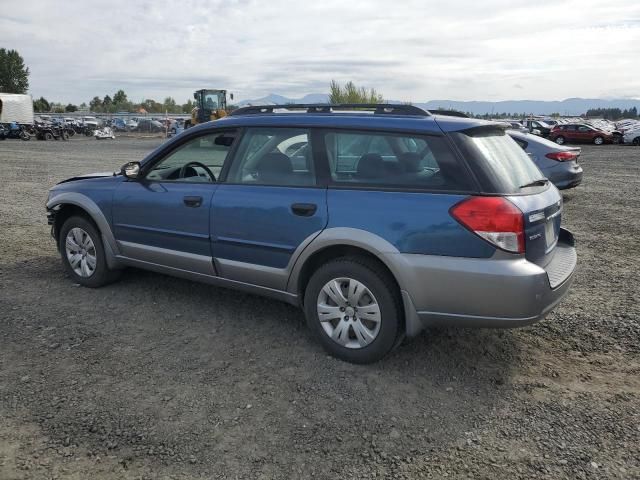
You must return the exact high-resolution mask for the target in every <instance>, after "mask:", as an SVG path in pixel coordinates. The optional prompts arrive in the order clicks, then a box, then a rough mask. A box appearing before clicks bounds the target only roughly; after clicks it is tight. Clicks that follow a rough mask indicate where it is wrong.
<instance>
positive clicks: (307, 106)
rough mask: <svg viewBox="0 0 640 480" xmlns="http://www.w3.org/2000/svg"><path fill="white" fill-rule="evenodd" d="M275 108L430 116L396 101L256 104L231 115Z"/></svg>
mask: <svg viewBox="0 0 640 480" xmlns="http://www.w3.org/2000/svg"><path fill="white" fill-rule="evenodd" d="M274 110H306V113H333V112H336V111H339V110H368V111H370V110H373V113H374V114H377V115H385V114H386V115H417V116H421V117H427V116H429V115H430V114H429V112H427V111H426V110H423V109H421V108H418V107H416V106H414V105H405V104H394V103H339V104H329V103H296V104H291V105H255V106H249V107H240V108H238V109H236V110H234V111H232V112H231V113H230V115H234V116H239V115H256V114H260V113H273V112H274Z"/></svg>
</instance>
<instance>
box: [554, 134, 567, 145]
mask: <svg viewBox="0 0 640 480" xmlns="http://www.w3.org/2000/svg"><path fill="white" fill-rule="evenodd" d="M554 142H556V143H557V144H558V145H564V144H565V143H566V140H565V138H564V137H563V136H562V135H560V136H558V137H556V139H555V140H554Z"/></svg>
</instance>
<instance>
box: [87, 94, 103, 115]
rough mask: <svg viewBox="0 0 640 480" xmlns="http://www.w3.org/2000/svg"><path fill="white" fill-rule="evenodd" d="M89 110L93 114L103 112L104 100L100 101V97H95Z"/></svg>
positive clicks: (90, 103)
mask: <svg viewBox="0 0 640 480" xmlns="http://www.w3.org/2000/svg"><path fill="white" fill-rule="evenodd" d="M89 109H90V110H91V111H92V112H100V111H102V100H100V97H98V96H95V97H93V98H92V99H91V101H90V102H89Z"/></svg>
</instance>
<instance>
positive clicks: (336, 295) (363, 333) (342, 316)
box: [317, 277, 382, 349]
mask: <svg viewBox="0 0 640 480" xmlns="http://www.w3.org/2000/svg"><path fill="white" fill-rule="evenodd" d="M317 312H318V319H319V320H320V324H321V326H322V328H323V329H324V331H325V333H326V334H327V335H328V336H329V338H331V339H332V340H333V341H334V342H336V343H337V344H339V345H341V346H343V347H346V348H353V349H357V348H364V347H366V346H367V345H369V344H370V343H371V342H373V341H374V340H375V339H376V337H377V336H378V333H379V332H380V325H381V322H382V315H381V313H380V306H379V305H378V301H377V300H376V298H375V296H374V295H373V293H372V292H371V290H369V288H367V286H366V285H364V284H363V283H361V282H359V281H358V280H355V279H353V278H347V277H342V278H334V279H333V280H330V281H329V282H327V283H326V284H325V286H324V287H322V290H320V294H319V295H318V301H317Z"/></svg>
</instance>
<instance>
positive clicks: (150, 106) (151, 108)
mask: <svg viewBox="0 0 640 480" xmlns="http://www.w3.org/2000/svg"><path fill="white" fill-rule="evenodd" d="M140 106H141V107H142V108H144V109H145V110H146V111H147V112H149V113H160V112H163V111H164V110H163V105H162V103H158V102H156V101H155V100H153V99H151V98H147V99H146V100H144V101H143V102H142V103H141V104H140Z"/></svg>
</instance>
